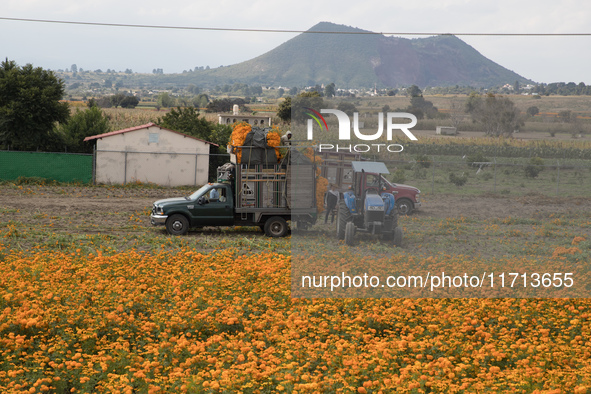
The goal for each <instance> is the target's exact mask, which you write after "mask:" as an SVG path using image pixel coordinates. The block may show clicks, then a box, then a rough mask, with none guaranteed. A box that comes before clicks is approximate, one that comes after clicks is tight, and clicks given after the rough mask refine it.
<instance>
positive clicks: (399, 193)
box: [365, 174, 421, 215]
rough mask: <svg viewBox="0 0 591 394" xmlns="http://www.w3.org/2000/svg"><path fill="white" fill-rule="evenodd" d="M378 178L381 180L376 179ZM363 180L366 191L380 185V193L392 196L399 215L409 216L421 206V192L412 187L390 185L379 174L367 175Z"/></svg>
mask: <svg viewBox="0 0 591 394" xmlns="http://www.w3.org/2000/svg"><path fill="white" fill-rule="evenodd" d="M378 176H379V177H380V178H381V179H378ZM365 179H366V185H365V188H366V189H371V188H377V187H379V185H380V184H381V187H382V188H383V190H382V192H386V193H392V194H394V198H395V199H396V208H397V209H398V213H399V214H400V215H410V214H411V213H412V212H413V211H414V210H415V209H418V208H419V207H420V206H421V201H420V195H421V191H420V190H419V189H417V188H416V187H414V186H409V185H403V184H398V183H392V182H390V181H388V180H387V179H386V178H384V177H383V176H382V175H379V174H368V175H367V176H366V178H365ZM376 190H377V189H376Z"/></svg>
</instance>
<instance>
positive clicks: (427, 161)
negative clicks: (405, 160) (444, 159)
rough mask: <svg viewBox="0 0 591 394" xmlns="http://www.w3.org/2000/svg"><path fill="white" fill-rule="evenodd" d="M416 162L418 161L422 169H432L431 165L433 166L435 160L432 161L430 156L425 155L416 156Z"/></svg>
mask: <svg viewBox="0 0 591 394" xmlns="http://www.w3.org/2000/svg"><path fill="white" fill-rule="evenodd" d="M415 160H416V161H417V164H418V165H419V166H420V167H422V168H429V167H431V164H433V159H431V158H430V157H429V156H427V155H425V154H418V155H416V156H415Z"/></svg>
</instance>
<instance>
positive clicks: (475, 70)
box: [191, 22, 531, 87]
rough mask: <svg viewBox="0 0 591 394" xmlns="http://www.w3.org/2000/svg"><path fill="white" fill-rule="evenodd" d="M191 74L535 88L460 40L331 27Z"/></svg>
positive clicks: (215, 78) (220, 78) (262, 80)
mask: <svg viewBox="0 0 591 394" xmlns="http://www.w3.org/2000/svg"><path fill="white" fill-rule="evenodd" d="M314 32H334V33H337V32H339V33H342V34H318V33H314ZM358 33H361V34H358ZM192 74H193V75H191V78H195V79H196V80H195V81H194V83H204V82H206V83H217V84H220V83H235V82H240V83H247V84H263V85H275V86H277V85H282V86H307V85H316V84H327V83H331V82H334V83H335V84H336V85H337V86H339V87H373V86H374V85H377V86H378V87H397V86H409V85H412V84H415V85H418V86H453V85H463V86H474V87H491V86H498V85H504V84H506V83H510V84H513V83H514V82H515V81H519V82H520V83H522V84H523V83H530V82H531V81H530V80H528V79H526V78H524V77H522V76H520V75H518V74H517V73H515V72H513V71H510V70H508V69H506V68H504V67H502V66H500V65H498V64H497V63H495V62H493V61H491V60H489V59H487V58H486V57H484V56H483V55H481V54H480V53H479V52H478V51H477V50H475V49H474V48H472V47H471V46H470V45H468V44H466V43H465V42H464V41H462V40H460V39H459V38H457V37H455V36H451V35H445V36H434V37H427V38H418V39H406V38H400V37H386V36H384V35H381V34H372V32H369V31H367V30H362V29H357V28H354V27H349V26H344V25H337V24H334V23H329V22H321V23H319V24H317V25H315V26H314V27H312V28H311V29H309V30H308V31H307V32H306V33H302V34H300V35H298V36H296V37H294V38H292V39H291V40H289V41H287V42H285V43H283V44H282V45H280V46H278V47H277V48H275V49H273V50H271V51H269V52H267V53H265V54H263V55H261V56H258V57H256V58H254V59H251V60H248V61H245V62H242V63H239V64H235V65H232V66H226V67H219V68H216V69H211V70H204V71H201V72H196V73H192Z"/></svg>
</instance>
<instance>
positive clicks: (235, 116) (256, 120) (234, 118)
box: [218, 105, 271, 127]
mask: <svg viewBox="0 0 591 394" xmlns="http://www.w3.org/2000/svg"><path fill="white" fill-rule="evenodd" d="M239 122H246V123H248V124H249V125H251V126H257V127H271V117H270V116H267V115H243V114H240V111H239V110H238V105H234V111H233V112H232V113H231V114H218V123H219V124H225V125H232V124H233V123H239Z"/></svg>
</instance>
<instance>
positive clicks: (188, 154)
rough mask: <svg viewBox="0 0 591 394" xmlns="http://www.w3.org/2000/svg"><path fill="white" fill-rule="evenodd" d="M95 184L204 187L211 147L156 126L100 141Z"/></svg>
mask: <svg viewBox="0 0 591 394" xmlns="http://www.w3.org/2000/svg"><path fill="white" fill-rule="evenodd" d="M96 147H97V152H96V182H97V183H118V184H126V183H130V182H136V181H140V182H151V183H156V184H159V185H163V186H181V185H203V184H205V183H207V178H208V172H209V156H208V154H209V144H207V143H205V142H203V141H199V140H195V139H193V138H189V137H186V136H183V135H181V134H177V133H174V132H171V131H169V130H164V129H160V128H159V127H157V126H153V127H149V128H145V129H140V130H134V131H129V132H126V133H122V134H116V135H112V136H108V137H104V138H101V139H99V140H97V144H96Z"/></svg>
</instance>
